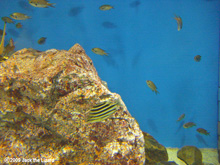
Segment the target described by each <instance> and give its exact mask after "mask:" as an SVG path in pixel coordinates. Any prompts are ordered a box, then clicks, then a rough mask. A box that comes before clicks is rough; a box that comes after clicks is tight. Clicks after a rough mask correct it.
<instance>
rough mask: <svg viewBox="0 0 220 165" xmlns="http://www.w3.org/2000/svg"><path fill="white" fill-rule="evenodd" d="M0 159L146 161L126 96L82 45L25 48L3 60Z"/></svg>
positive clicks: (54, 161)
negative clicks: (109, 107) (95, 116)
mask: <svg viewBox="0 0 220 165" xmlns="http://www.w3.org/2000/svg"><path fill="white" fill-rule="evenodd" d="M107 100H108V101H113V102H114V101H115V100H120V103H121V104H120V106H119V107H118V110H117V111H116V112H115V113H114V114H112V115H111V116H109V118H107V119H105V120H103V121H101V122H94V123H88V122H87V117H88V114H89V111H90V109H91V108H92V107H93V106H94V105H96V104H98V103H100V102H102V101H107ZM0 148H1V155H0V158H1V159H0V162H1V163H3V160H4V158H6V157H14V158H26V159H31V160H32V162H33V161H34V160H33V159H32V158H34V159H35V161H36V162H42V163H45V162H53V163H55V164H65V163H72V164H112V165H113V164H132V165H133V164H134V165H135V164H137V165H139V164H140V165H142V164H144V162H145V154H144V152H145V150H144V137H143V134H142V131H141V130H140V128H139V126H138V124H137V122H136V120H135V119H134V118H133V117H132V116H131V115H130V113H129V112H128V110H127V108H126V106H125V104H124V103H123V101H122V100H121V97H120V96H119V95H118V94H116V93H111V92H110V91H109V90H108V88H106V86H105V85H103V83H102V81H101V79H100V78H99V76H98V74H97V72H96V69H95V67H94V65H93V62H92V60H91V59H90V58H89V57H88V56H87V55H86V53H85V51H84V50H83V48H82V47H81V46H80V45H78V44H76V45H74V46H73V47H72V48H71V49H70V50H69V51H65V50H56V49H51V50H48V51H45V52H40V51H37V50H34V49H22V50H19V51H17V52H15V53H14V54H13V55H12V56H11V57H10V58H9V59H8V60H6V61H4V62H2V63H0Z"/></svg>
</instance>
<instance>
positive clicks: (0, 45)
mask: <svg viewBox="0 0 220 165" xmlns="http://www.w3.org/2000/svg"><path fill="white" fill-rule="evenodd" d="M5 30H6V22H5V25H4V30H3V35H2V41H1V44H0V55H1V54H2V53H3V51H4V42H5Z"/></svg>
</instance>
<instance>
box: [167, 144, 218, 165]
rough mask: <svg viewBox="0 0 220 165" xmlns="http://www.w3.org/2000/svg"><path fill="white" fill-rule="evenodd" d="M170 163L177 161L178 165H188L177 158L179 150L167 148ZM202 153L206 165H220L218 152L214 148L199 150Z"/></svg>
mask: <svg viewBox="0 0 220 165" xmlns="http://www.w3.org/2000/svg"><path fill="white" fill-rule="evenodd" d="M166 149H167V152H168V156H169V161H175V162H176V163H177V164H178V165H186V163H184V162H183V161H182V160H180V159H179V158H177V151H178V150H179V148H166ZM199 149H200V151H201V152H202V161H203V163H204V165H220V163H219V162H218V150H217V149H213V148H199Z"/></svg>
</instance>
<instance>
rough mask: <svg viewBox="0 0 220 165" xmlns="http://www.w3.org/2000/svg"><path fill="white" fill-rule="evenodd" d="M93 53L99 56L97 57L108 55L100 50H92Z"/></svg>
mask: <svg viewBox="0 0 220 165" xmlns="http://www.w3.org/2000/svg"><path fill="white" fill-rule="evenodd" d="M92 51H93V53H95V54H99V55H106V56H108V53H106V52H105V51H104V50H102V49H101V48H92Z"/></svg>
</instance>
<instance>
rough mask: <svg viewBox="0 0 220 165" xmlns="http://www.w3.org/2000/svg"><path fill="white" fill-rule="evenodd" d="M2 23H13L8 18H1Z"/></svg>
mask: <svg viewBox="0 0 220 165" xmlns="http://www.w3.org/2000/svg"><path fill="white" fill-rule="evenodd" d="M2 21H4V22H6V23H14V21H13V20H12V19H11V18H9V17H2Z"/></svg>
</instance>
